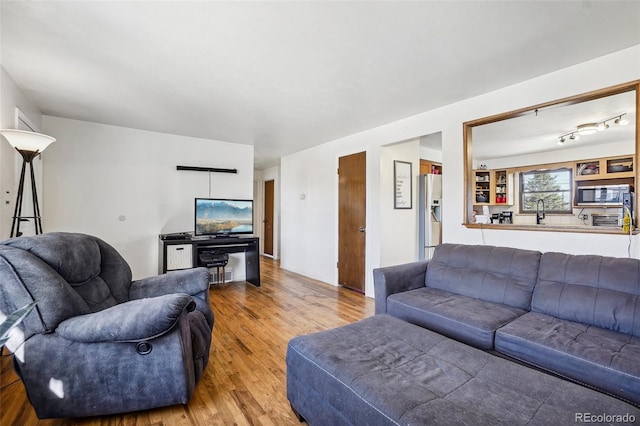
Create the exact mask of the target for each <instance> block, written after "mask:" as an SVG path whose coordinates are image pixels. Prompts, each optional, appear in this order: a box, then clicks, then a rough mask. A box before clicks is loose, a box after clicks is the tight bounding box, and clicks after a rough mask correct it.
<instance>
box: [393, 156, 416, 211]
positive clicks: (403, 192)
mask: <svg viewBox="0 0 640 426" xmlns="http://www.w3.org/2000/svg"><path fill="white" fill-rule="evenodd" d="M411 165H412V164H411V163H409V162H407V161H398V160H395V161H394V162H393V186H394V201H393V208H394V209H411V208H412V207H413V206H412V205H411V204H412V201H411V199H412V197H411V194H412V193H413V188H412V179H411V176H412V174H411Z"/></svg>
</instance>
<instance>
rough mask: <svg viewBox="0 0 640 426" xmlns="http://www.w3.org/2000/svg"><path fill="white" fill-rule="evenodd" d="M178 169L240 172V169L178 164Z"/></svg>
mask: <svg viewBox="0 0 640 426" xmlns="http://www.w3.org/2000/svg"><path fill="white" fill-rule="evenodd" d="M176 170H188V171H192V172H214V173H238V169H220V168H217V167H194V166H176Z"/></svg>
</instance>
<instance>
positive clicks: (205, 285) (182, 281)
mask: <svg viewBox="0 0 640 426" xmlns="http://www.w3.org/2000/svg"><path fill="white" fill-rule="evenodd" d="M208 290H209V271H208V270H207V268H194V269H183V270H180V271H171V272H168V273H166V274H162V275H156V276H155V277H149V278H143V279H141V280H137V281H133V282H132V283H131V288H130V289H129V298H130V299H131V300H133V299H142V298H145V297H155V296H160V295H163V294H172V293H186V294H188V295H190V296H196V295H199V294H200V293H203V292H207V291H208Z"/></svg>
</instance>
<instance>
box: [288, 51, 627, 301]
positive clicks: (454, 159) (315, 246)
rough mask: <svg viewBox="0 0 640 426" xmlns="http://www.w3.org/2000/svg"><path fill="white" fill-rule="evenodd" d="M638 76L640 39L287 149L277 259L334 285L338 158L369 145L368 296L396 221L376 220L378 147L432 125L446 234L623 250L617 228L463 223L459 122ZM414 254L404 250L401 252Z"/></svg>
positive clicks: (576, 249) (572, 249) (540, 246)
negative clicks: (595, 231)
mask: <svg viewBox="0 0 640 426" xmlns="http://www.w3.org/2000/svg"><path fill="white" fill-rule="evenodd" d="M639 78H640V45H638V46H635V47H633V48H629V49H625V50H623V51H620V52H617V53H614V54H611V55H607V56H604V57H601V58H598V59H595V60H592V61H589V62H586V63H583V64H579V65H576V66H574V67H570V68H567V69H563V70H559V71H557V72H554V73H551V74H547V75H544V76H541V77H538V78H535V79H532V80H528V81H525V82H523V83H520V84H516V85H513V86H510V87H506V88H504V89H501V90H497V91H494V92H491V93H488V94H485V95H482V96H477V97H474V98H471V99H468V100H465V101H462V102H458V103H456V104H452V105H448V106H446V107H443V108H439V109H436V110H433V111H428V112H425V113H422V114H419V115H416V116H413V117H409V118H406V119H404V120H400V121H396V122H394V123H390V124H388V125H385V126H381V127H378V128H374V129H370V130H367V131H365V132H361V133H357V134H354V135H351V136H348V137H345V138H341V139H339V140H335V141H331V142H327V143H325V144H323V145H321V146H318V147H315V148H311V149H308V150H306V151H303V152H299V153H296V154H293V155H290V156H287V157H284V158H283V159H282V161H281V167H282V176H281V177H282V182H281V197H282V233H281V234H282V259H281V265H282V266H283V267H284V268H287V269H290V270H293V271H295V272H299V273H302V274H305V275H308V276H311V277H314V278H317V279H320V280H322V281H325V282H328V283H331V284H334V285H336V283H337V274H336V261H337V250H336V247H337V179H336V175H335V169H336V164H337V159H338V157H339V156H341V155H345V154H347V153H352V152H357V151H367V182H368V189H367V247H366V250H367V253H366V271H367V276H366V294H367V295H369V296H373V277H372V270H373V268H375V267H378V266H379V265H381V260H382V259H381V244H386V241H383V239H382V238H381V236H382V235H385V234H386V233H387V232H388V228H394V227H397V226H400V225H399V224H397V223H386V222H382V220H381V214H380V205H381V203H382V200H383V199H385V197H386V198H389V197H390V196H389V194H387V193H386V191H390V190H391V189H387V190H384V189H381V186H380V179H381V177H380V170H381V168H380V147H381V146H383V145H387V144H389V143H393V142H397V141H405V140H409V139H412V138H417V137H419V136H421V135H427V134H431V133H436V132H442V149H443V152H442V163H443V164H445V165H446V167H444V170H443V197H442V201H443V217H444V219H443V241H445V242H461V243H470V244H482V243H483V242H484V243H486V244H495V245H504V246H514V247H521V248H530V249H537V250H541V251H549V250H558V251H565V252H569V253H587V252H588V253H595V254H606V255H613V256H626V255H627V243H628V237H625V236H620V235H590V234H572V233H562V235H561V237H562V238H559V235H558V233H549V232H536V231H503V230H486V229H485V230H479V229H467V228H466V227H464V226H462V225H461V223H462V221H463V199H464V194H463V190H464V164H463V146H462V123H463V122H465V121H470V120H474V119H478V118H481V117H486V116H489V115H493V114H498V113H502V112H506V111H511V110H515V109H518V108H522V107H526V106H529V105H536V104H539V103H542V102H546V101H550V100H554V99H559V98H563V97H567V96H572V95H576V94H579V93H584V92H588V91H591V90H596V89H600V88H604V87H608V86H612V85H615V84H620V83H625V82H628V81H632V80H636V79H639ZM427 95H428V94H425V96H427ZM381 191H385V193H382V192H381ZM300 192H307V193H308V194H311V197H309V199H308V200H307V201H300V200H299V199H298V198H297V195H298V194H299V193H300ZM414 213H415V209H414ZM416 214H417V213H416ZM416 221H417V219H415V220H414V223H415V222H416ZM516 234H517V235H516ZM636 238H637V237H634V241H633V247H632V253H633V256H634V257H640V249H638V248H637V242H636ZM416 239H417V235H416ZM415 259H416V258H409V257H408V256H407V258H406V259H398V260H402V261H412V260H415Z"/></svg>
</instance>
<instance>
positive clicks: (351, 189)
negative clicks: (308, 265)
mask: <svg viewBox="0 0 640 426" xmlns="http://www.w3.org/2000/svg"><path fill="white" fill-rule="evenodd" d="M366 160H367V155H366V152H359V153H357V154H352V155H347V156H345V157H340V159H339V160H338V175H339V179H338V284H340V285H343V286H345V287H348V288H351V289H353V290H356V291H359V292H361V293H364V283H365V270H364V266H365V242H366V232H365V231H366V229H365V226H366V208H365V207H366V201H367V200H366V189H367V175H366V171H367V169H366V162H367V161H366Z"/></svg>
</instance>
